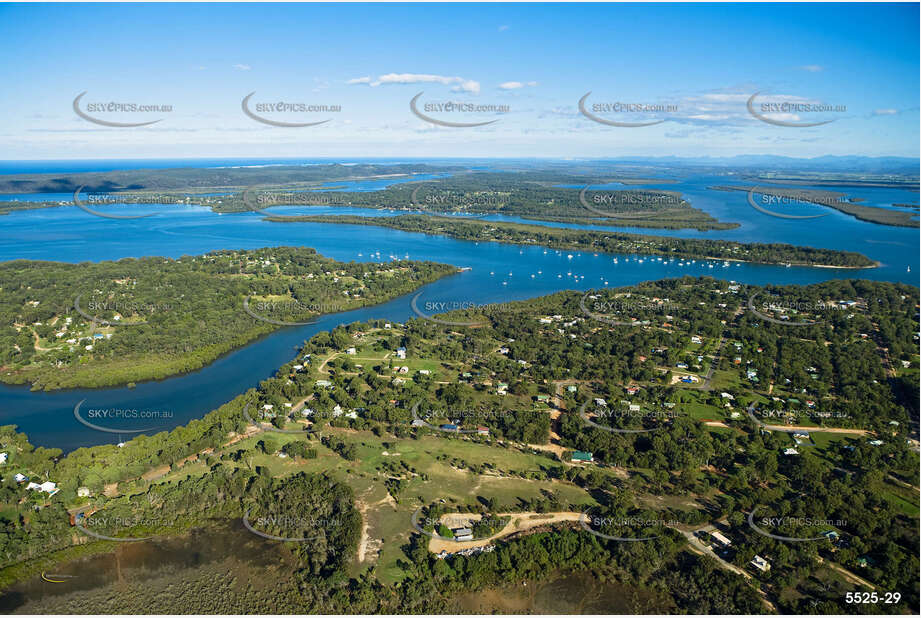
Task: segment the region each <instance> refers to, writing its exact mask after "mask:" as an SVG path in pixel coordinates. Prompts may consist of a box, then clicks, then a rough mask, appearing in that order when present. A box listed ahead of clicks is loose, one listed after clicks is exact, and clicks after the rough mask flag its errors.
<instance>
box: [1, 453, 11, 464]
mask: <svg viewBox="0 0 921 618" xmlns="http://www.w3.org/2000/svg"><path fill="white" fill-rule="evenodd" d="M7 459H9V455H7V454H6V453H0V464H5V463H6V460H7Z"/></svg>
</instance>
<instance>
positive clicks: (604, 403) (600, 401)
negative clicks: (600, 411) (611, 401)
mask: <svg viewBox="0 0 921 618" xmlns="http://www.w3.org/2000/svg"><path fill="white" fill-rule="evenodd" d="M595 405H596V406H603V407H605V408H606V407H608V402H607V401H605V400H604V399H602V398H601V397H595Z"/></svg>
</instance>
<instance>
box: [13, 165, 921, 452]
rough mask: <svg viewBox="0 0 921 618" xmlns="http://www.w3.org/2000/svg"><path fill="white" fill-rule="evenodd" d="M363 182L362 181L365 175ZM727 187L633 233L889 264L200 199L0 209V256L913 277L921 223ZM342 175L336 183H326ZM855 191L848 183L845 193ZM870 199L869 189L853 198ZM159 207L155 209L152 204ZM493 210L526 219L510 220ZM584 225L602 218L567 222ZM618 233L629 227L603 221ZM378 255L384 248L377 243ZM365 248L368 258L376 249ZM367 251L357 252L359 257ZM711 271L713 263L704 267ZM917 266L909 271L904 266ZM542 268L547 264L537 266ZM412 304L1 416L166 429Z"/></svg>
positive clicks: (101, 437) (343, 317) (563, 276)
mask: <svg viewBox="0 0 921 618" xmlns="http://www.w3.org/2000/svg"><path fill="white" fill-rule="evenodd" d="M362 182H364V181H362ZM717 183H718V184H726V180H725V179H724V178H712V179H711V178H696V179H689V180H683V181H682V182H681V183H680V187H679V186H678V185H668V186H667V187H666V186H663V188H669V189H673V190H681V191H682V192H683V193H684V194H685V196H686V197H687V198H689V199H690V200H691V202H692V203H693V204H694V205H695V206H697V207H698V208H702V209H704V210H707V211H708V212H710V213H711V214H713V216H715V217H717V218H718V219H720V220H729V221H738V222H740V223H741V224H742V226H741V227H740V228H738V229H736V230H729V231H718V232H689V231H687V230H682V231H670V232H659V231H650V230H640V229H638V230H634V231H637V232H640V233H655V234H660V233H661V234H666V235H670V236H685V237H703V238H725V239H731V240H740V241H746V242H791V243H793V244H801V245H812V246H819V247H828V248H837V249H846V250H852V251H860V252H862V253H864V254H865V255H867V256H869V257H871V258H872V259H876V260H879V261H881V262H883V266H882V267H880V268H875V269H865V270H857V271H854V270H835V269H822V268H802V267H791V268H784V267H778V266H763V265H750V264H743V265H732V266H729V267H723V265H722V262H713V263H708V262H703V263H701V262H697V263H695V264H691V265H688V266H685V267H681V266H679V265H678V262H677V261H674V262H671V263H667V262H664V261H663V262H659V261H658V260H657V259H656V258H652V259H650V258H649V257H645V258H643V257H642V256H618V262H617V263H615V262H614V256H611V255H605V254H599V255H594V254H592V253H584V252H583V253H576V252H572V255H573V257H572V258H571V259H570V258H568V256H567V252H558V251H555V250H552V249H543V248H539V247H517V246H514V245H502V244H498V243H483V242H481V243H474V242H469V241H459V240H452V239H448V238H444V237H439V236H430V235H425V234H416V233H409V232H400V231H396V230H389V229H383V228H375V227H369V226H353V225H335V224H301V223H288V224H286V223H270V222H267V221H264V220H263V219H262V217H261V216H260V215H258V214H256V213H236V214H224V215H218V214H215V213H212V212H211V211H210V210H208V209H205V208H201V207H197V206H178V205H177V206H170V207H168V208H167V209H163V208H162V207H151V206H143V205H137V206H114V205H98V204H97V205H94V206H93V207H94V208H96V209H97V210H101V211H107V210H108V211H111V212H117V213H119V214H128V213H138V214H142V213H147V212H152V211H156V212H158V214H157V215H156V216H152V217H149V218H146V219H137V220H110V219H102V218H99V217H94V216H92V215H90V214H88V213H86V212H84V211H82V210H79V209H77V208H76V207H66V206H64V207H58V208H51V209H43V210H34V211H22V212H15V213H12V214H10V215H7V216H3V217H0V231H2V233H0V260H10V259H18V258H26V259H35V260H57V261H65V262H81V261H101V260H112V259H119V258H123V257H140V256H146V255H159V256H167V257H180V256H182V255H194V254H199V253H204V252H207V251H212V250H216V249H252V248H258V247H265V246H281V245H304V246H310V247H314V248H316V249H317V251H319V252H320V253H321V254H323V255H326V256H329V257H332V258H335V259H337V260H343V261H350V260H355V261H382V262H386V261H388V260H389V259H391V256H395V257H399V258H401V259H403V258H406V257H408V258H409V259H420V260H433V261H438V262H446V263H450V264H454V265H457V266H466V267H470V268H471V270H469V271H465V272H463V273H460V274H458V275H455V276H452V277H448V278H446V279H443V280H441V281H438V282H435V283H433V284H430V285H428V286H426V287H425V288H424V289H423V296H422V300H423V301H429V300H431V301H449V302H466V303H491V302H505V301H510V300H519V299H524V298H531V297H535V296H540V295H543V294H549V293H553V292H556V291H559V290H562V289H576V290H586V289H590V288H594V287H605V283H606V284H607V287H615V286H621V285H629V284H634V283H637V282H640V281H645V280H653V279H660V278H665V277H679V276H682V275H687V274H691V275H710V276H713V277H718V278H722V279H731V280H736V281H740V282H745V283H753V284H769V283H775V284H781V283H795V284H808V283H814V282H818V281H823V280H827V279H832V278H844V277H856V278H870V279H878V280H888V281H901V282H906V283H910V284H912V285H917V284H918V278H917V273H918V272H919V270H918V246H919V243H918V232H917V230H912V229H905V228H891V227H883V226H878V225H873V224H868V223H861V222H859V221H856V220H854V219H852V218H851V217H847V216H845V215H841V214H840V213H837V212H833V213H832V214H831V215H829V216H828V217H825V218H823V219H821V220H815V221H811V222H807V223H803V222H790V221H788V220H784V219H776V218H774V217H769V216H767V215H763V214H761V213H758V212H757V211H755V210H753V209H752V208H751V207H750V206H749V205H748V203H747V200H746V194H745V193H744V192H731V193H730V192H715V191H707V190H706V187H707V186H710V185H712V184H717ZM332 184H333V185H336V184H338V183H332ZM850 191H852V190H848V191H846V192H848V193H849V195H851V194H852V193H850ZM858 193H859V194H864V193H865V194H866V196H865V197H867V202H866V203H872V202H871V201H870V200H871V198H872V199H878V200H881V201H886V200H890V201H889V203H891V201H903V202H911V201H913V200H912V199H910V198H909V197H904V196H903V195H902V194H908V195H909V196H911V195H913V196H914V197H915V198H916V197H917V194H911V193H910V192H899V191H895V190H880V191H877V190H872V189H861V190H859V191H858ZM861 196H862V197H864V195H861ZM155 208H158V209H159V210H155ZM273 210H275V211H278V212H287V213H295V212H303V213H311V214H320V213H327V212H328V213H339V214H364V215H369V216H381V215H387V214H390V213H388V212H387V211H379V210H367V209H358V208H336V207H326V206H323V207H296V208H283V207H282V208H274V209H273ZM488 218H490V219H497V220H499V219H501V220H512V221H522V220H521V219H518V218H517V217H499V216H494V217H488ZM565 227H588V228H589V229H599V228H598V227H596V226H565ZM611 229H618V230H624V229H625V228H611ZM377 252H379V257H378V253H377ZM372 253H373V254H374V255H372ZM359 254H361V255H359ZM711 264H712V265H713V268H710V267H709V266H710V265H711ZM908 266H911V272H910V273H909V272H906V268H907V267H908ZM538 271H541V272H540V273H539V272H538ZM412 315H413V314H412V312H411V309H410V306H409V297H404V298H400V299H396V300H393V301H391V302H388V303H386V304H383V305H379V306H376V307H369V308H365V309H360V310H356V311H352V312H348V313H343V314H335V315H329V316H324V317H322V318H320V319H319V321H318V322H317V323H316V324H312V325H307V326H300V327H290V328H285V329H282V330H280V331H277V332H276V333H273V334H272V335H269V336H267V337H264V338H262V339H260V340H258V341H256V342H253V343H251V344H250V345H248V346H246V347H245V348H242V349H240V350H237V351H235V352H232V353H230V354H228V355H226V356H224V357H222V358H221V359H219V360H218V361H216V362H214V363H212V364H211V365H209V366H208V367H206V368H204V369H202V370H200V371H197V372H194V373H190V374H185V375H182V376H177V377H173V378H169V379H166V380H162V381H155V382H147V383H142V384H138V385H137V387H136V388H134V389H128V388H112V389H97V390H74V391H56V392H50V393H43V392H31V391H29V390H28V387H13V386H5V385H0V424H16V425H18V426H19V428H20V430H21V431H25V432H26V433H27V434H29V437H30V439H31V441H32V443H33V444H38V445H43V446H53V447H59V448H63V449H65V450H72V449H74V448H77V447H79V446H88V445H93V444H102V443H113V442H117V441H119V440H121V439H128V438H130V437H131V435H130V434H125V435H122V436H119V435H117V434H109V433H102V432H98V431H95V430H93V429H91V428H88V427H86V426H84V425H82V424H80V423H78V422H77V421H76V419H74V416H73V408H74V405H75V404H76V403H77V402H78V401H80V400H81V399H84V398H85V399H86V403H85V404H84V409H87V408H89V407H120V408H138V409H151V410H160V411H168V412H170V413H171V414H172V418H170V419H169V421H165V422H163V424H162V425H158V424H157V422H151V421H144V422H141V421H123V425H118V424H116V423H114V422H112V421H106V422H100V423H98V424H106V426H108V427H122V428H125V429H130V428H137V427H139V426H140V427H153V428H156V429H169V428H171V427H174V426H177V425H180V424H185V423H187V422H188V421H189V420H191V419H195V418H200V417H202V416H203V415H205V414H206V413H207V412H209V411H210V410H212V409H214V408H216V407H218V406H219V405H221V404H222V403H225V402H227V401H229V400H230V399H232V398H233V397H235V396H236V395H238V394H240V393H241V392H243V391H245V390H246V389H248V388H250V387H253V386H255V385H257V384H258V382H259V381H260V380H262V379H265V378H266V377H268V376H270V375H272V374H273V373H274V371H275V369H276V368H277V367H278V366H280V365H282V364H284V363H286V362H288V361H290V360H291V359H292V358H293V356H294V354H295V351H296V348H297V347H298V346H299V345H300V344H301V343H302V342H303V341H304V340H305V339H307V338H309V337H310V336H312V335H313V334H314V333H316V332H319V331H320V330H329V329H331V328H333V327H335V326H336V325H338V324H344V323H349V322H353V321H356V320H368V319H374V318H382V319H388V320H391V321H403V320H405V319H407V318H409V317H411V316H412Z"/></svg>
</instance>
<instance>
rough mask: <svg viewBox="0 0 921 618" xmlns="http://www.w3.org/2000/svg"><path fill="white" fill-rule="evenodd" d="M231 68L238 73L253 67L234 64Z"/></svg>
mask: <svg viewBox="0 0 921 618" xmlns="http://www.w3.org/2000/svg"><path fill="white" fill-rule="evenodd" d="M233 68H235V69H236V70H238V71H249V70H250V69H252V68H253V67H251V66H249V65H248V64H235V65H233Z"/></svg>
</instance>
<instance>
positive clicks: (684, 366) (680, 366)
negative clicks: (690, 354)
mask: <svg viewBox="0 0 921 618" xmlns="http://www.w3.org/2000/svg"><path fill="white" fill-rule="evenodd" d="M675 367H677V368H678V369H687V368H688V364H687V363H675Z"/></svg>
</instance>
